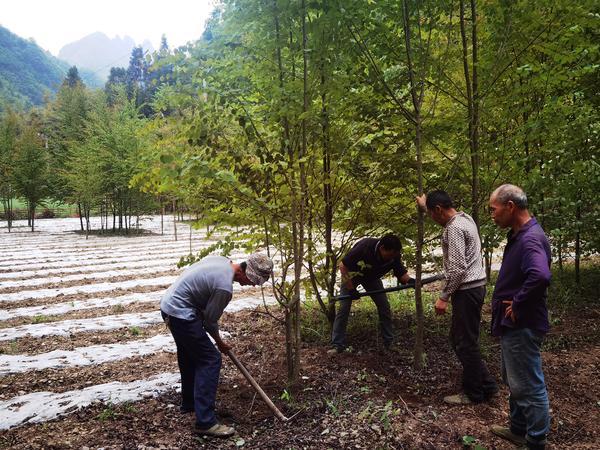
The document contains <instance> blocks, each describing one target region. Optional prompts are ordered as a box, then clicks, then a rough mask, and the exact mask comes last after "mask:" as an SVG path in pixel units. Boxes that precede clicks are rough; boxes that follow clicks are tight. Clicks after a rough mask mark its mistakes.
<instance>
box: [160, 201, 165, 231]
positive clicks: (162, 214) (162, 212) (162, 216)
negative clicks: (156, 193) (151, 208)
mask: <svg viewBox="0 0 600 450" xmlns="http://www.w3.org/2000/svg"><path fill="white" fill-rule="evenodd" d="M164 234H165V205H161V207H160V235H161V236H162V235H164Z"/></svg>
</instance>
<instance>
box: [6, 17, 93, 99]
mask: <svg viewBox="0 0 600 450" xmlns="http://www.w3.org/2000/svg"><path fill="white" fill-rule="evenodd" d="M68 69H69V65H68V64H67V63H66V62H64V61H60V60H58V59H57V58H55V57H54V56H52V55H51V54H50V53H48V52H46V51H44V50H42V49H41V48H40V47H39V46H38V45H37V44H36V43H35V42H34V41H32V40H27V39H23V38H21V37H19V36H17V35H16V34H14V33H11V32H10V31H9V30H8V29H6V28H4V27H2V26H0V109H1V108H2V107H1V103H2V102H6V103H7V104H16V105H21V106H23V107H29V106H32V105H40V104H42V103H43V101H44V96H45V95H48V94H52V93H54V92H55V91H56V90H57V89H58V87H59V86H60V84H61V83H62V81H63V79H64V77H65V74H66V73H67V70H68ZM79 73H80V76H81V78H82V80H83V81H84V82H85V83H86V84H87V85H88V86H90V87H98V86H100V85H101V82H100V81H99V80H98V79H97V77H95V75H94V74H93V73H89V72H87V73H86V71H84V70H80V72H79Z"/></svg>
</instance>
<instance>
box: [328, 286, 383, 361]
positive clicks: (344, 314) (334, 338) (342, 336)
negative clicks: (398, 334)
mask: <svg viewBox="0 0 600 450" xmlns="http://www.w3.org/2000/svg"><path fill="white" fill-rule="evenodd" d="M360 284H361V285H362V287H364V288H365V290H367V291H376V290H379V289H383V282H382V281H381V280H380V279H376V280H369V281H362V282H361V283H360ZM346 294H348V289H347V288H346V286H345V285H342V288H341V289H340V295H346ZM371 300H373V302H374V303H375V306H377V313H378V315H379V327H380V328H381V337H382V338H383V343H384V345H390V344H391V343H392V341H393V340H394V326H393V325H392V310H391V308H390V302H389V301H388V298H387V295H386V294H385V293H382V294H375V295H372V296H371ZM359 301H360V300H359ZM351 307H352V300H340V301H339V305H338V307H337V312H336V314H335V320H334V322H333V328H332V331H331V344H332V345H333V346H334V347H336V348H338V349H344V348H346V328H347V327H348V318H349V317H350V308H351Z"/></svg>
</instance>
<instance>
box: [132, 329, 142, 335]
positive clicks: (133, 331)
mask: <svg viewBox="0 0 600 450" xmlns="http://www.w3.org/2000/svg"><path fill="white" fill-rule="evenodd" d="M129 332H130V333H131V334H132V335H133V336H139V335H140V334H142V330H141V329H140V327H129Z"/></svg>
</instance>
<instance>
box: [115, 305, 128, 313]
mask: <svg viewBox="0 0 600 450" xmlns="http://www.w3.org/2000/svg"><path fill="white" fill-rule="evenodd" d="M112 310H113V312H114V313H122V312H124V311H125V307H124V306H123V305H114V306H113V307H112Z"/></svg>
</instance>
